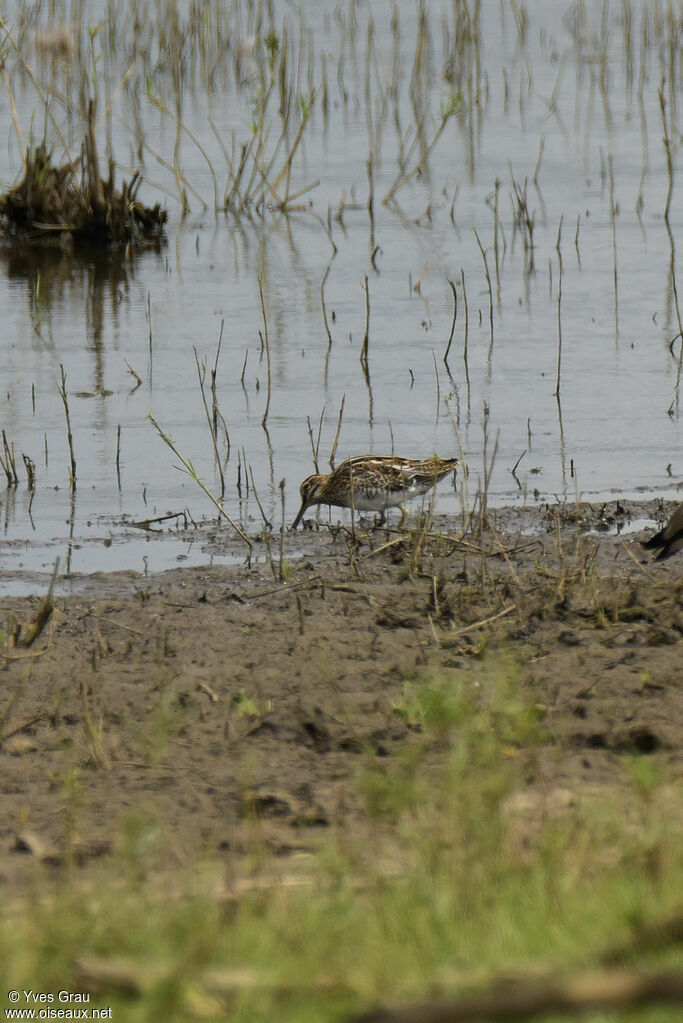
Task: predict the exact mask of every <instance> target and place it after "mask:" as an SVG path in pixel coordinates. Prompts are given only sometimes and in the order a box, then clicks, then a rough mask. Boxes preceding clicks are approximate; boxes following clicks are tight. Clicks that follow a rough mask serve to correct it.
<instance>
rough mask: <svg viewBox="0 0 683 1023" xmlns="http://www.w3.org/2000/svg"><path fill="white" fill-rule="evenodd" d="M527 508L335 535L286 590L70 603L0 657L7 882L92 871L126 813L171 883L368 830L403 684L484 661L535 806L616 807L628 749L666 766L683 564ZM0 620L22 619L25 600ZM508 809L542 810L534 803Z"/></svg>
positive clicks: (131, 590) (307, 544)
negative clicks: (528, 751)
mask: <svg viewBox="0 0 683 1023" xmlns="http://www.w3.org/2000/svg"><path fill="white" fill-rule="evenodd" d="M655 510H656V509H654V508H649V507H646V506H638V507H637V509H636V508H633V509H631V512H630V513H631V515H632V516H635V514H636V511H637V514H638V515H642V516H646V515H648V514H650V513H652V514H654V512H655ZM528 514H531V513H530V512H525V513H524V516H525V517H526V516H527V515H528ZM533 514H534V515H535V518H534V522H533V525H534V528H533V529H528V528H527V527H528V526H529V523H528V522H527V521H526V518H525V519H524V522H522V519H521V517H520V516H521V513H519V512H516V513H515V512H512V511H510V512H506V513H500V514H498V513H497V514H496V515H495V516H492V517H491V520H492V523H491V524H492V526H494V525H495V526H496V527H497V528H490V529H488V530H486V531H484V532H482V533H481V534H468V535H467V536H466V537H464V538H460V537H459V532H458V529H457V527H454V526H453V524H452V523H451V528H450V529H448V528H446V526H447V524H446V523H444V522H442V521H439V522H437V523H436V525H435V526H434V531H433V533H432V534H428V535H423V536H416V535H413V536H411V537H405V538H401V537H400V536H399V535H398V534H396V533H389V534H387V533H385V532H383V531H379V530H375V531H371V532H366V531H364V530H362V529H359V530H358V531H357V534H356V544H355V545H354V543H353V538H352V537H351V534H350V531H349V530H348V529H346V528H341V529H338V530H334V531H333V532H332V533H330V532H329V531H328V530H321V531H319V532H312V533H308V532H307V533H305V534H302V535H301V536H300V537H299V538H298V540H297V545H298V548H299V552H300V556H299V557H297V558H295V559H292V560H291V561H290V562H289V563H288V568H287V578H286V581H285V582H284V583H281V582H280V581H279V580H278V579H277V578H274V574H273V572H272V571H271V568H270V566H269V565H268V564H267V563H265V564H263V563H261V564H258V565H256V566H255V567H252V568H251V569H249V568H247V567H246V566H238V567H231V568H226V567H211V568H179V569H176V570H174V571H171V572H167V573H163V574H161V575H158V576H150V577H147V578H144V577H141V576H135V575H134V574H132V573H121V574H117V573H114V574H111V575H108V576H106V577H93V578H91V579H90V580H89V581H88V584H87V586H84V587H82V588H81V591H80V592H78V593H74V594H73V595H71V596H63V597H59V598H58V599H57V602H56V609H55V612H54V615H53V617H52V620H51V621H50V623H49V625H48V627H47V628H46V629H45V630H44V632H43V634H42V636H41V637H40V639H39V640H38V641H37V642H36V643H35V644H34V645H33V646H32V647H30V648H27V649H26V650H20V649H7V648H5V650H4V654H3V657H2V659H1V661H0V678H1V680H2V695H1V696H0V716H1V719H2V722H3V731H2V744H1V746H0V760H1V761H2V772H1V775H0V777H1V781H0V789H1V791H2V801H3V807H4V813H3V816H2V822H1V824H0V875H1V876H2V878H3V880H4V881H5V882H14V881H17V880H20V879H21V878H25V877H26V876H28V875H30V874H31V873H32V872H33V871H35V870H36V869H37V868H36V864H37V863H38V862H39V861H40V862H42V866H41V867H40V868H38V869H41V870H47V871H53V872H55V871H56V872H58V871H59V869H60V864H63V863H64V862H66V861H67V860H70V859H73V860H74V861H75V863H76V864H77V867H78V869H80V870H83V871H87V870H88V867H89V864H91V863H93V862H95V861H96V860H97V859H99V858H100V857H102V856H107V855H109V854H110V853H112V852H115V851H116V850H117V848H118V845H119V843H120V836H121V834H122V831H123V830H125V828H124V825H125V822H126V821H130V820H131V819H132V818H135V819H142V820H145V821H151V822H153V823H154V824H155V825H157V826H158V828H159V831H160V833H163V834H164V835H165V836H166V839H167V841H166V842H165V844H164V847H163V852H162V853H160V857H159V867H160V868H162V867H163V868H173V867H174V866H177V865H181V864H183V865H186V864H190V863H192V862H194V861H195V860H196V859H198V858H200V857H203V856H208V857H220V858H224V859H225V861H226V866H227V865H228V864H230V865H231V867H234V865H235V863H241V862H243V857H244V855H245V854H247V853H248V852H249V851H250V850H251V849H253V843H254V841H255V838H257V839H258V842H259V843H264V842H265V844H266V846H267V848H269V849H271V850H272V851H273V852H275V853H276V854H277V855H282V856H286V855H291V854H293V853H295V852H300V851H307V850H310V849H312V848H315V847H316V845H317V844H318V843H319V841H320V839H321V837H323V836H326V835H329V834H330V833H331V832H330V829H334V828H336V827H340V826H343V827H344V828H346V829H349V828H354V827H362V819H363V813H362V800H361V797H360V795H359V792H358V789H357V787H356V785H355V782H354V779H355V778H356V777H357V775H358V772H359V771H360V770H361V769H362V768H363V767H364V766H366V765H367V763H368V761H374V760H375V759H376V758H384V759H386V758H391V757H393V756H396V755H398V754H399V753H400V751H401V750H402V749H404V748H405V746H406V744H409V743H411V742H413V741H414V740H415V736H416V726H415V723H414V722H411V721H410V720H409V719H406V716H405V715H404V714H402V713H400V712H399V709H398V708H399V706H400V703H401V699H402V694H403V693H404V691H405V685H406V681H407V680H410V679H415V678H420V677H425V676H427V675H431V676H432V677H448V676H449V675H450V676H455V675H456V674H459V673H464V675H465V676H467V675H468V674H472V675H473V674H474V672H475V671H476V670H477V669H478V667H479V666H480V665H481V663H482V662H485V661H486V660H490V661H491V663H493V664H495V661H496V658H497V657H505V658H506V659H512V660H513V661H514V663H515V664H516V665H517V666H518V668H517V670H518V672H519V684H520V686H521V687H523V689H524V690H525V693H526V695H528V696H529V698H530V699H531V700H532V702H533V703H534V704H536V705H538V707H539V712H540V713H542V714H543V716H544V720H545V722H546V724H547V735H548V739H547V746H546V748H545V750H544V752H543V758H542V772H543V784H544V786H545V787H546V789H550V790H556V791H557V792H558V793H564V794H565V795H563V796H562V798H574V796H576V795H577V794H579V793H580V792H581V790H582V788H583V787H584V786H588V787H590V788H591V789H595V788H596V787H601V788H603V789H604V790H605V792H615V793H618V790H619V787H620V786H622V785H623V784H625V776H624V769H623V755H624V754H627V753H633V754H641V755H647V756H649V755H653V756H656V757H658V758H660V760H661V761H662V762H663V763H664V764H665V765H666V770H667V771H672V770H675V765H676V756H677V752H678V751H679V750H680V747H681V726H680V722H681V720H682V715H681V711H682V710H683V691H682V687H681V680H682V673H681V663H682V657H681V654H682V643H681V640H682V637H683V557H681V556H677V557H673V558H671V559H669V560H668V561H666V562H662V563H654V562H653V560H652V558H651V557H649V556H648V555H647V554H646V552H644V551H643V550H642V549H641V547H640V545H639V543H638V539H639V538H642V535H643V534H638V533H635V534H628V535H627V536H626V537H620V536H618V535H615V534H613V533H612V534H605V533H603V532H600V531H599V528H598V526H599V521H601V520H602V518H604V516H599V517H598V526H596V527H595V529H593V525H594V524H593V525H592V524H591V522H590V521H588V522H587V523H586V522H585V521H584V522H581V523H580V526H581V528H577V522H576V521H572V519H575V518H576V515H575V513H574V512H573V511H572V510H571V509H569V510H565V511H562V513H561V514H560V513H552V514H551V513H549V512H543V511H541V512H539V511H536V512H535V513H533ZM607 514H610V515H612V516H613V511H612V512H608V513H607ZM581 517H582V516H579V518H581ZM589 518H590V516H589ZM586 525H587V526H588V530H589V531H586V529H585V527H586ZM505 527H507V528H505ZM218 542H219V538H218V537H217V538H216V543H218ZM223 542H225V541H224V539H223ZM0 603H1V604H2V620H3V622H4V623H9V622H10V621H12V619H14V620H15V621H16V622H18V623H21V622H24V621H30V620H31V619H32V618H34V617H35V614H36V608H37V604H38V601H37V600H36V599H35V598H26V597H22V598H19V597H15V598H9V597H8V598H3V599H2V601H0ZM5 631H6V633H7V632H8V631H9V630H8V628H6V629H5ZM5 638H6V637H5ZM566 794H569V795H566ZM519 798H520V800H521V801H522V803H524V805H527V804H528V805H529V806H532V807H533V798H534V792H533V785H529V786H526V787H525V786H524V785H523V784H522V786H521V788H520V793H519ZM558 798H559V796H558ZM520 805H522V804H521V803H520Z"/></svg>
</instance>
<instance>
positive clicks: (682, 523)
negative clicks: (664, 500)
mask: <svg viewBox="0 0 683 1023" xmlns="http://www.w3.org/2000/svg"><path fill="white" fill-rule="evenodd" d="M643 547H645V548H647V550H656V551H658V554H657V561H661V559H662V558H670V557H671V555H672V554H675V553H676V551H680V550H683V504H679V506H678V508H677V509H676V511H675V512H674V513H673V515H672V516H671V518H670V519H669V521H668V522H667V524H666V525H665V526H664V529H662V530H660V531H659V533H655V535H654V536H651V537H650V539H649V540H644V541H643Z"/></svg>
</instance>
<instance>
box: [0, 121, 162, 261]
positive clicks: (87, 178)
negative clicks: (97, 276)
mask: <svg viewBox="0 0 683 1023" xmlns="http://www.w3.org/2000/svg"><path fill="white" fill-rule="evenodd" d="M24 164H25V170H24V175H23V177H22V179H21V181H20V182H19V183H18V184H17V185H15V186H14V188H12V189H10V191H9V192H6V193H5V194H4V195H0V235H1V236H2V237H4V238H5V239H6V240H8V241H10V242H24V243H29V244H40V245H54V244H57V245H62V246H63V245H65V244H67V245H73V246H75V247H96V248H102V247H108V246H112V245H133V246H136V247H140V246H146V245H149V244H152V243H155V242H158V241H159V240H160V239H161V237H162V233H163V228H164V224H165V223H166V219H167V212H166V210H165V209H163V208H162V207H161V205H160V204H159V203H156V204H155V205H154V206H151V207H150V206H145V205H144V204H143V203H141V202H140V201H139V200H138V199H137V192H138V189H139V187H140V183H141V178H140V176H139V174H138V173H137V172H136V173H135V174H134V175H133V177H132V178H131V180H130V181H129V182H125V181H124V182H123V183H122V185H121V188H120V189H117V188H116V187H115V185H114V165H113V161H110V164H109V177H108V179H107V180H105V179H103V178H102V177H101V175H100V171H99V161H98V157H97V148H96V145H95V138H94V130H93V126H92V118H91V119H90V126H89V130H88V132H87V134H86V138H85V140H84V143H83V148H82V152H81V156H80V157H79V159H78V160H75V161H74V160H67V161H66V162H65V163H63V164H62V165H61V166H58V165H57V164H56V163H55V161H54V158H53V153H52V151H51V150H50V149H48V147H47V146H46V145H45V143H44V142H41V143H40V144H39V145H37V146H36V147H35V148H34V149H27V150H26V155H25V159H24Z"/></svg>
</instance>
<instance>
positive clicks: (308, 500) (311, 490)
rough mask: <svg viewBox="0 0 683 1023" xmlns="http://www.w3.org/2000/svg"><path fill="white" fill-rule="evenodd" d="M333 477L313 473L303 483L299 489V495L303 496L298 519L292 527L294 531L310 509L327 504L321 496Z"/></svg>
mask: <svg viewBox="0 0 683 1023" xmlns="http://www.w3.org/2000/svg"><path fill="white" fill-rule="evenodd" d="M331 475H332V474H331V473H330V475H328V476H326V475H325V474H324V473H317V474H316V473H313V475H312V476H307V477H306V479H305V480H304V481H303V483H302V484H301V486H300V487H299V493H300V495H301V507H300V508H299V512H298V514H297V517H296V518H295V519H294V522H293V523H292V526H291V528H292V529H296V527H297V526H298V525H299V523H300V521H301V518H302V516H303V514H304V512H306V511H308V509H309V508H310V507H311V506H312V505H314V504H324V503H325V501H324V498H323V496H321V495H323V494H324V487H325V483H326V482H327V480H329V478H330V476H331Z"/></svg>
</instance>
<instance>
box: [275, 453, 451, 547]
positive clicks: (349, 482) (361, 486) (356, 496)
mask: <svg viewBox="0 0 683 1023" xmlns="http://www.w3.org/2000/svg"><path fill="white" fill-rule="evenodd" d="M457 465H458V459H457V458H439V457H438V455H433V456H432V457H431V458H400V457H399V456H398V455H358V456H357V457H356V458H347V460H346V461H345V462H342V463H341V465H339V466H337V468H336V469H335V470H334V471H333V472H330V473H318V474H316V475H313V476H308V477H307V478H306V479H305V480H304V481H303V483H302V484H301V488H300V490H301V508H300V509H299V513H298V515H297V517H296V518H295V519H294V522H293V523H292V529H296V527H297V526H298V525H299V522H300V521H301V518H302V516H303V514H304V512H305V511H306V509H307V508H310V507H311V505H314V504H330V505H335V506H336V507H338V508H355V509H356V510H358V511H376V512H380V514H381V515H382V517H383V516H384V512H385V511H386V509H387V508H395V507H399V508H400V509H401V521H400V523H399V525H402V524H403V521H404V519H405V517H406V515H407V511H406V509H405V507H404V502H405V501H409V500H411V498H413V497H420V496H421V495H422V494H426V493H427V491H428V490H431V488H432V487H435V486H436V484H437V483H438V482H439V480H441V479H443V478H444V476H447V475H448V473H449V472H453V470H454V469H455V468H456V466H457Z"/></svg>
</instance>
